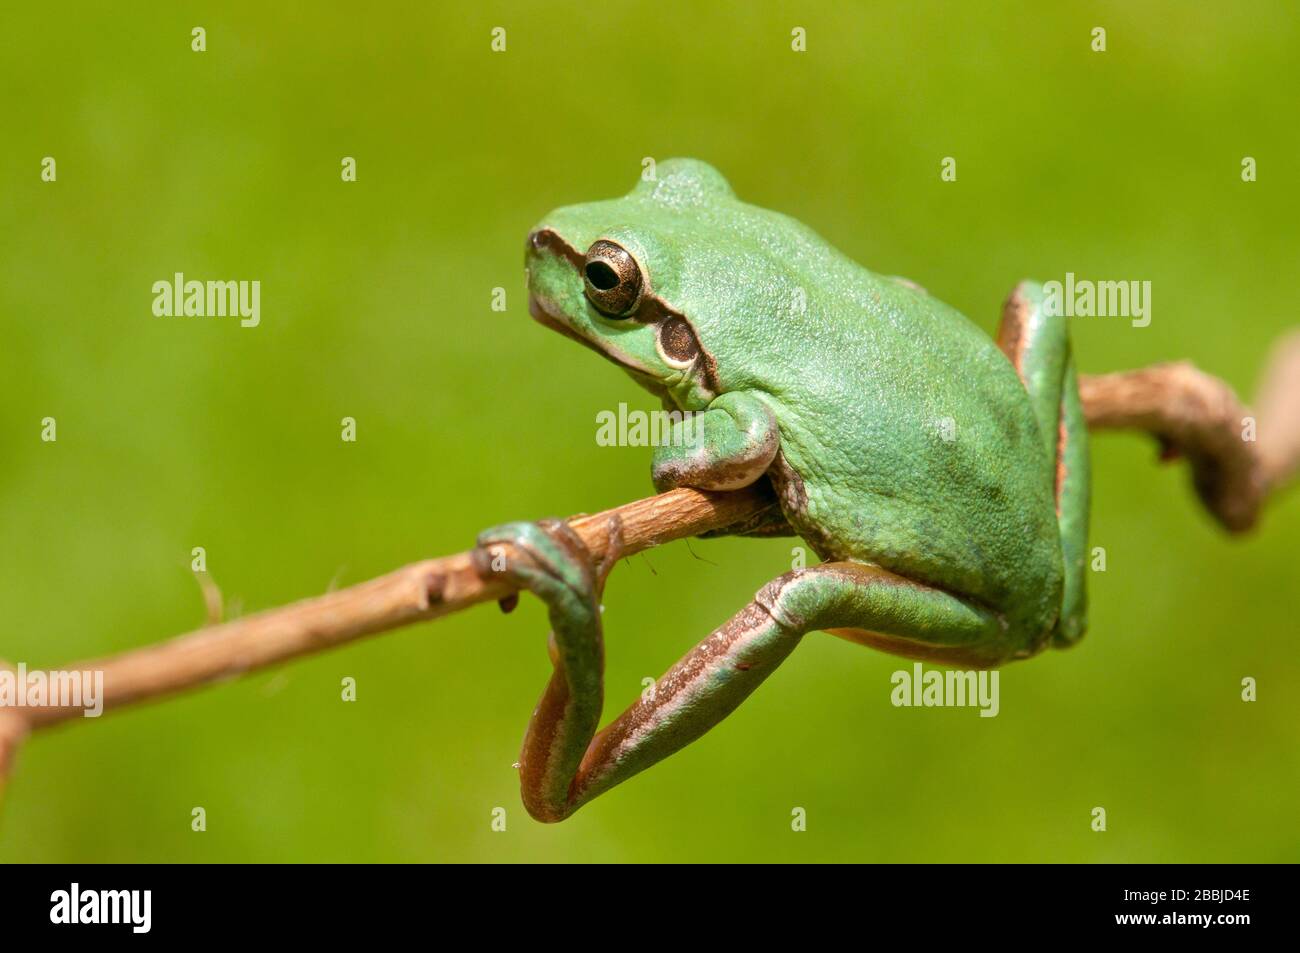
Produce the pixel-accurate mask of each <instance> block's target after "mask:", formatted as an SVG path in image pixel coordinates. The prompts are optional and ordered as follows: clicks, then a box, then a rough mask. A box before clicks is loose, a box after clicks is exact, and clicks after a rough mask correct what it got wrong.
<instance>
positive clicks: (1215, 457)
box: [0, 334, 1300, 796]
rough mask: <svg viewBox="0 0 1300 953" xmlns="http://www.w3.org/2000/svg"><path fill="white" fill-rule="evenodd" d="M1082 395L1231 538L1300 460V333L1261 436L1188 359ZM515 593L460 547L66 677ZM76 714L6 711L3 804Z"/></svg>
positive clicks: (122, 688) (150, 691)
mask: <svg viewBox="0 0 1300 953" xmlns="http://www.w3.org/2000/svg"><path fill="white" fill-rule="evenodd" d="M1079 389H1080V395H1081V397H1082V400H1083V405H1084V411H1085V413H1086V415H1087V417H1088V423H1089V426H1090V427H1092V428H1094V429H1098V430H1106V429H1135V430H1142V431H1147V432H1149V433H1152V434H1154V435H1155V436H1156V437H1157V438H1158V439H1159V440H1160V441H1161V442H1162V444H1163V445H1164V446H1165V449H1166V451H1168V452H1169V453H1172V454H1175V455H1181V456H1185V457H1186V458H1187V459H1188V460H1189V462H1190V463H1191V466H1192V471H1193V477H1194V483H1195V486H1196V488H1197V492H1198V493H1199V494H1200V496H1201V499H1202V500H1204V502H1205V504H1206V506H1207V507H1208V508H1209V509H1210V511H1211V512H1212V513H1213V514H1214V515H1215V516H1216V517H1217V518H1218V519H1219V521H1220V522H1221V523H1222V524H1223V525H1224V526H1225V527H1226V528H1227V529H1228V530H1230V531H1232V532H1240V531H1242V530H1244V529H1247V528H1248V527H1250V526H1251V525H1252V524H1253V523H1254V522H1255V520H1256V518H1257V516H1258V512H1259V507H1260V505H1261V504H1262V502H1263V500H1264V499H1265V497H1266V495H1267V494H1268V493H1269V491H1270V490H1272V489H1274V488H1276V487H1277V486H1279V485H1280V484H1281V482H1282V481H1283V480H1284V479H1286V478H1287V477H1288V476H1290V475H1291V474H1292V473H1294V471H1295V470H1296V468H1297V465H1300V334H1296V335H1293V336H1291V337H1290V338H1288V339H1287V340H1285V341H1284V342H1282V344H1281V345H1280V346H1279V348H1278V350H1277V352H1276V355H1275V358H1274V360H1273V362H1272V365H1271V370H1270V371H1269V373H1268V374H1267V375H1266V378H1265V383H1264V385H1263V387H1262V388H1261V390H1260V394H1259V411H1258V417H1257V418H1254V427H1255V432H1256V433H1257V434H1258V437H1259V439H1258V440H1251V439H1245V438H1249V437H1250V436H1251V433H1250V427H1251V424H1250V421H1249V419H1248V418H1251V414H1250V412H1249V411H1248V410H1247V409H1246V408H1244V407H1243V406H1242V405H1241V404H1240V403H1239V402H1238V400H1237V397H1236V395H1235V394H1234V393H1233V392H1232V390H1231V388H1229V387H1228V386H1227V385H1226V384H1225V383H1223V382H1222V381H1220V380H1218V379H1217V378H1214V377H1211V376H1209V375H1207V374H1204V373H1202V372H1200V371H1198V370H1196V368H1194V367H1192V366H1191V365H1190V364H1187V363H1175V364H1162V365H1157V366H1155V367H1150V368H1145V369H1142V370H1137V371H1127V372H1123V373H1117V374H1105V375H1101V376H1095V377H1086V376H1085V377H1082V378H1081V379H1080V386H1079ZM1243 434H1244V436H1245V438H1244V437H1243ZM775 505H776V503H775V501H774V499H773V497H772V495H771V494H770V492H769V491H767V490H766V489H765V488H764V487H759V486H755V487H750V488H748V489H745V490H739V491H734V492H728V493H709V492H702V491H698V490H688V489H678V490H672V491H670V492H668V493H662V494H660V495H658V496H653V497H649V498H647V499H642V500H637V501H635V502H632V503H627V504H625V505H623V506H620V507H617V508H615V509H613V510H608V511H606V512H604V513H599V514H596V515H594V516H579V517H575V518H574V519H572V520H570V525H571V526H572V527H573V528H574V530H576V531H577V533H578V535H579V536H581V537H582V539H583V541H584V543H585V544H586V545H587V548H588V549H589V550H590V551H591V553H592V555H593V557H594V558H596V559H600V558H602V557H603V556H604V555H605V553H606V550H607V547H608V542H609V540H608V536H607V531H608V526H609V520H610V517H611V516H614V515H617V516H618V517H619V519H620V520H621V522H622V547H621V553H622V554H625V555H632V554H635V553H638V552H641V551H643V550H646V549H650V548H652V547H654V546H658V545H660V544H662V543H666V542H670V541H672V540H676V539H683V538H686V537H690V536H696V535H699V534H701V533H706V532H709V531H712V530H718V529H723V528H726V527H729V526H735V525H737V524H739V523H743V522H745V521H747V520H749V519H752V518H753V517H755V516H757V515H758V514H759V513H760V512H761V511H762V510H763V509H764V508H766V507H771V506H775ZM512 593H513V589H512V588H511V587H510V586H508V585H506V584H505V583H503V582H501V581H499V580H490V579H489V580H485V579H483V578H480V576H479V574H478V573H477V572H476V570H475V568H474V565H473V563H472V561H471V555H470V553H469V552H463V553H458V554H456V555H454V556H446V557H443V558H441V559H430V560H425V561H423V562H417V563H412V564H411V565H409V566H405V567H403V568H401V569H398V570H396V571H395V572H391V573H389V574H387V575H385V576H380V577H378V578H376V579H372V580H370V581H368V582H363V583H360V584H358V585H355V586H351V587H349V588H347V589H342V590H339V591H337V592H331V593H328V594H326V595H323V596H318V597H316V598H313V599H307V600H304V601H302V602H297V603H294V604H292V605H288V606H283V607H280V608H276V609H269V610H267V611H265V612H262V613H259V614H257V615H253V616H248V617H246V618H242V619H238V620H236V621H233V622H227V623H224V624H222V625H215V626H208V627H205V628H202V629H199V630H197V631H195V632H192V633H188V634H186V635H181V636H178V637H176V638H174V639H171V640H169V641H166V642H161V643H158V644H155V645H150V646H146V647H144V648H140V649H135V650H134V651H130V652H125V653H122V654H120V655H115V656H112V657H110V658H106V659H101V660H97V661H90V662H84V663H81V664H79V665H73V666H68V667H67V668H65V669H64V671H87V672H102V673H103V704H104V709H105V710H111V709H116V708H120V707H123V706H125V705H129V704H132V703H134V702H140V701H145V700H149V699H156V698H162V697H165V696H168V695H172V694H175V693H177V692H181V691H185V690H187V689H191V688H195V687H197V686H200V685H205V684H209V683H212V682H217V681H222V680H225V679H231V678H237V677H239V676H241V675H245V674H248V673H250V672H255V671H258V670H259V669H263V668H266V667H268V666H271V665H275V664H278V663H280V662H285V661H288V660H289V659H293V658H298V657H299V656H303V655H308V654H310V653H313V652H318V651H321V650H323V649H327V648H332V647H334V646H338V645H343V644H346V643H348V642H351V641H353V640H355V639H359V638H361V637H363V636H366V635H371V634H374V633H377V632H385V631H388V630H391V629H396V628H399V627H401V626H405V625H409V624H411V623H414V622H421V621H425V620H428V619H436V618H438V617H440V616H444V615H448V614H450V613H452V612H457V611H459V610H460V609H464V608H466V607H468V606H471V605H474V604H476V603H480V602H487V601H493V600H500V599H504V598H507V597H509V596H510V595H511V594H512ZM81 714H82V709H81V708H78V707H63V708H60V707H31V708H8V709H4V710H0V796H3V791H4V788H3V785H4V778H5V777H6V774H7V771H8V769H9V768H10V767H11V766H12V761H13V757H14V754H15V752H16V750H17V748H18V747H19V745H20V744H21V742H22V740H23V739H24V738H25V737H26V735H27V734H28V733H29V732H31V731H33V730H36V729H41V728H47V727H49V726H51V725H55V724H58V723H60V722H64V721H67V720H69V719H71V718H74V717H78V716H80V715H81Z"/></svg>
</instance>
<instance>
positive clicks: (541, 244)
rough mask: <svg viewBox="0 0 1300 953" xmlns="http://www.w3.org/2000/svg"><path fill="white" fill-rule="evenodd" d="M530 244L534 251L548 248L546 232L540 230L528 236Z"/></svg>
mask: <svg viewBox="0 0 1300 953" xmlns="http://www.w3.org/2000/svg"><path fill="white" fill-rule="evenodd" d="M528 244H529V245H531V246H532V247H533V251H541V250H542V249H543V248H545V247H546V244H547V240H546V230H545V229H541V228H539V229H538V230H537V231H535V232H533V233H532V234H531V235H529V236H528Z"/></svg>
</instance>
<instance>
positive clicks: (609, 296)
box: [582, 238, 644, 318]
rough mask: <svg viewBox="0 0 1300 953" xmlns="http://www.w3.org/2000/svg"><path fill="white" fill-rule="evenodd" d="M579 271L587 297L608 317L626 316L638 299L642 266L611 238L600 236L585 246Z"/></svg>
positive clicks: (634, 307) (632, 309)
mask: <svg viewBox="0 0 1300 953" xmlns="http://www.w3.org/2000/svg"><path fill="white" fill-rule="evenodd" d="M582 275H583V278H584V279H585V282H584V283H585V284H586V287H587V298H588V299H589V300H590V301H591V303H592V304H594V305H595V306H596V309H597V310H598V311H600V312H601V313H602V314H604V315H606V316H607V317H611V318H626V317H628V316H629V315H631V313H632V312H633V311H634V310H635V309H636V306H637V304H638V303H639V302H640V301H641V290H642V287H643V285H644V282H643V280H642V278H641V269H640V268H639V267H637V263H636V259H635V258H633V257H632V256H631V255H629V254H628V252H627V250H626V249H624V248H622V247H620V246H618V245H615V244H614V243H613V242H611V241H606V240H605V239H603V238H602V239H601V240H600V241H598V242H595V243H594V244H593V245H592V246H591V247H590V248H588V249H587V258H586V260H585V261H584V262H583V266H582Z"/></svg>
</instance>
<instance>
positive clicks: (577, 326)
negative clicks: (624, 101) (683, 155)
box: [526, 159, 815, 410]
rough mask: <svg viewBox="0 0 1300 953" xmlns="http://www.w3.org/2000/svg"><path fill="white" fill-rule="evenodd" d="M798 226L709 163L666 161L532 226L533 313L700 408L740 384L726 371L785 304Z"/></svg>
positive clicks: (663, 392)
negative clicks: (607, 195) (740, 191)
mask: <svg viewBox="0 0 1300 953" xmlns="http://www.w3.org/2000/svg"><path fill="white" fill-rule="evenodd" d="M791 229H794V230H795V231H797V232H799V233H800V234H802V233H803V232H804V231H806V230H804V229H803V227H802V226H799V225H798V224H797V223H794V222H792V220H790V219H787V218H785V216H780V215H777V214H776V213H772V212H767V211H764V210H762V209H758V208H755V207H753V206H749V205H745V204H744V203H742V202H740V201H739V200H738V199H737V198H736V197H735V195H734V193H733V192H732V191H731V187H730V186H729V185H728V184H727V182H726V180H725V179H724V178H723V177H722V175H721V174H720V173H718V172H717V171H716V170H715V169H713V168H712V167H711V166H709V165H706V164H705V163H703V162H699V161H696V160H692V159H669V160H666V161H663V162H660V163H659V164H658V168H657V169H656V170H655V174H654V176H653V178H646V177H643V178H642V180H641V181H640V182H638V183H637V186H636V188H634V189H633V190H632V191H631V192H630V193H628V194H627V195H626V196H624V197H623V198H620V199H613V200H610V201H604V202H592V203H588V204H585V205H572V206H568V207H566V208H561V209H557V210H555V211H553V212H551V213H550V214H549V215H547V216H546V217H545V218H544V219H543V220H542V222H541V223H540V224H539V225H538V226H537V227H536V228H535V229H533V231H532V232H531V233H530V234H529V236H528V244H527V249H526V261H527V268H528V290H529V308H530V311H531V313H532V315H533V317H534V318H536V319H537V320H538V321H540V322H541V323H542V324H545V325H546V326H548V327H550V328H553V329H554V330H557V331H559V332H561V333H562V334H565V335H567V336H568V337H571V338H574V339H576V340H577V341H579V342H581V343H582V344H585V345H587V346H588V347H591V348H593V349H594V350H596V351H599V352H600V353H601V354H603V355H604V356H605V357H607V358H609V359H610V360H611V361H613V362H615V363H616V364H618V365H619V366H621V367H622V368H623V369H624V370H626V371H627V372H628V373H630V374H631V375H632V377H633V378H634V379H635V380H636V381H637V382H638V383H640V384H642V385H643V386H645V387H647V388H648V389H649V390H651V391H653V392H655V393H657V394H659V395H660V396H663V397H665V398H667V399H670V400H671V401H672V402H673V403H675V404H676V405H677V406H679V407H681V408H682V409H686V410H693V409H698V408H700V407H703V406H705V405H707V404H708V402H709V401H710V400H712V399H713V397H715V396H717V395H718V394H719V393H722V392H723V391H724V390H727V389H729V388H730V387H733V386H736V383H735V382H734V381H731V380H729V379H728V376H727V373H726V369H727V368H728V367H731V368H734V367H735V366H736V365H737V364H740V363H744V362H743V361H738V360H737V361H733V360H732V357H734V356H735V355H733V354H732V353H730V352H731V351H733V350H735V351H736V352H737V353H745V352H747V351H748V352H752V351H753V349H754V348H753V347H752V344H753V342H752V340H750V339H751V338H752V337H753V331H752V330H748V331H747V329H754V328H760V329H761V328H762V326H763V319H764V318H765V317H766V316H767V315H766V312H770V311H771V310H773V308H774V307H775V306H776V304H777V302H778V301H784V300H785V299H784V298H782V297H781V292H780V291H779V290H778V289H780V288H782V287H784V286H785V284H788V282H787V279H788V277H789V270H788V268H787V263H788V259H787V257H786V251H785V249H784V248H783V247H781V246H782V241H783V239H781V238H780V237H779V236H782V235H789V234H790V233H791V231H790V230H791ZM808 234H811V233H808ZM813 238H814V239H815V236H813ZM758 336H759V337H760V338H761V337H762V334H761V332H760V333H759V335H758ZM720 364H721V365H722V368H720V366H719V365H720Z"/></svg>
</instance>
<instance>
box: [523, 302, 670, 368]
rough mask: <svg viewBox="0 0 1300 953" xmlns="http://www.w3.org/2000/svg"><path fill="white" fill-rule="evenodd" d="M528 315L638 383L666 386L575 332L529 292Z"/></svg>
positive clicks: (632, 363) (624, 356) (628, 361)
mask: <svg viewBox="0 0 1300 953" xmlns="http://www.w3.org/2000/svg"><path fill="white" fill-rule="evenodd" d="M528 313H529V314H530V315H531V316H532V318H533V320H534V321H536V322H537V323H538V324H540V325H542V326H543V327H548V328H550V329H551V330H552V331H558V332H559V333H560V334H563V335H564V336H565V337H566V338H569V339H570V340H572V341H577V342H578V343H579V344H581V345H582V346H583V347H587V348H590V349H591V350H593V351H595V352H596V353H597V354H599V355H600V356H601V357H603V358H605V359H606V360H609V361H613V362H614V363H615V364H617V365H618V366H619V367H621V368H623V370H625V371H627V372H628V373H629V374H631V375H632V376H633V377H634V378H636V379H637V381H638V383H643V384H644V383H647V382H649V383H653V384H655V385H656V386H658V387H659V388H662V387H663V386H664V385H662V384H660V383H659V379H658V378H656V377H654V376H653V375H652V374H651V373H650V371H649V369H647V368H645V367H642V366H641V365H640V364H637V363H635V362H634V361H632V360H630V359H629V358H628V357H627V356H626V355H624V354H622V353H620V352H618V351H611V350H609V349H607V348H603V347H601V346H600V345H599V344H597V343H596V342H595V341H593V340H591V339H590V338H587V337H583V336H582V335H581V334H579V333H578V332H577V331H575V330H573V328H571V327H569V325H568V324H566V323H565V322H564V321H563V320H562V319H560V318H559V317H557V316H556V315H555V314H554V313H553V312H552V311H551V310H550V309H549V308H548V307H547V306H546V301H545V300H544V299H542V298H539V297H538V296H537V295H536V294H533V293H532V292H529V294H528Z"/></svg>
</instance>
